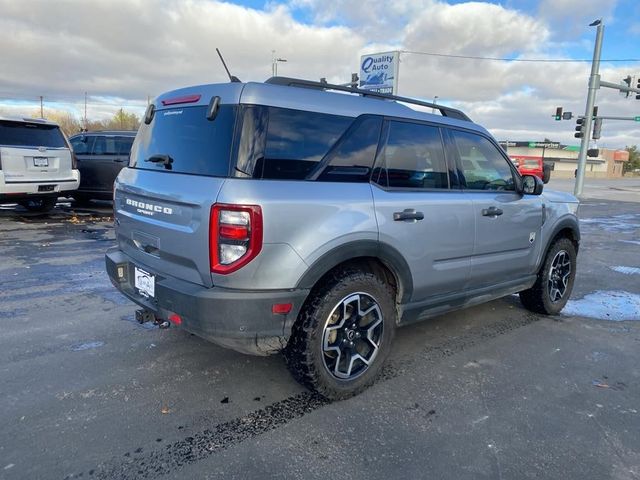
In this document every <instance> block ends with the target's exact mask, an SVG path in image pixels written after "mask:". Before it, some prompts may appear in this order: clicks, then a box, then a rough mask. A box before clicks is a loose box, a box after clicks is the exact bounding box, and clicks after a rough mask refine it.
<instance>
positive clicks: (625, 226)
mask: <svg viewBox="0 0 640 480" xmlns="http://www.w3.org/2000/svg"><path fill="white" fill-rule="evenodd" d="M580 225H585V226H593V227H596V228H601V229H603V230H606V231H607V232H616V233H617V232H631V231H633V230H635V229H636V228H638V227H640V214H637V213H626V214H624V215H614V216H613V217H595V218H581V219H580Z"/></svg>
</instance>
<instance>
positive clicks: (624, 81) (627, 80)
mask: <svg viewBox="0 0 640 480" xmlns="http://www.w3.org/2000/svg"><path fill="white" fill-rule="evenodd" d="M622 83H626V84H627V87H629V88H631V75H627V76H626V77H625V78H623V79H622ZM620 93H622V92H620ZM630 94H631V92H626V95H625V98H629V95H630Z"/></svg>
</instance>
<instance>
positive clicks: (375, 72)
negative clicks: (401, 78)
mask: <svg viewBox="0 0 640 480" xmlns="http://www.w3.org/2000/svg"><path fill="white" fill-rule="evenodd" d="M399 53H400V52H385V53H373V54H370V55H363V56H362V57H360V88H362V89H365V90H372V91H374V92H380V93H392V94H395V93H397V91H398V65H399Z"/></svg>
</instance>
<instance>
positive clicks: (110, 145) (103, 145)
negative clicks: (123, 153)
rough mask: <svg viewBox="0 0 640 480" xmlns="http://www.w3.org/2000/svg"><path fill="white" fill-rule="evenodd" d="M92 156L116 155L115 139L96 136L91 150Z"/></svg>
mask: <svg viewBox="0 0 640 480" xmlns="http://www.w3.org/2000/svg"><path fill="white" fill-rule="evenodd" d="M91 154H92V155H116V154H117V150H116V137H103V136H96V137H95V141H94V142H93V148H92V149H91Z"/></svg>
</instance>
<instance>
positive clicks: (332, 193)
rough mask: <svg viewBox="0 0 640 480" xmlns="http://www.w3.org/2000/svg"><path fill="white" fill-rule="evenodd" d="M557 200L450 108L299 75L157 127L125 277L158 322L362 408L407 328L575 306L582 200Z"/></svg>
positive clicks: (131, 221) (127, 223) (141, 145)
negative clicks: (460, 314) (268, 358)
mask: <svg viewBox="0 0 640 480" xmlns="http://www.w3.org/2000/svg"><path fill="white" fill-rule="evenodd" d="M425 107H426V108H425ZM432 108H433V109H435V110H437V111H438V112H439V114H432V113H425V111H426V110H428V111H431V109H432ZM542 188H543V184H542V182H541V181H540V179H538V178H537V177H533V176H521V175H520V174H519V173H518V170H517V169H516V168H515V167H514V165H513V164H512V163H511V162H510V160H509V158H508V157H507V156H506V155H505V153H504V151H503V150H502V149H501V148H500V147H499V146H498V143H497V142H496V141H495V140H494V139H493V137H492V136H491V135H490V134H489V133H488V132H487V131H486V130H485V129H484V128H482V127H481V126H479V125H477V124H475V123H473V122H472V121H471V120H469V118H468V117H467V116H466V115H465V114H464V113H462V112H461V111H459V110H455V109H451V108H448V107H445V106H442V105H432V104H430V103H425V102H418V101H415V100H411V99H407V98H401V97H393V96H389V95H381V94H374V93H371V92H366V91H360V90H356V89H350V88H346V87H340V86H336V85H327V84H325V83H316V82H308V81H302V80H295V79H289V78H282V77H274V78H272V79H270V80H268V81H267V82H265V83H239V82H233V83H228V84H218V85H203V86H197V87H191V88H186V89H182V90H177V91H173V92H169V93H166V94H164V95H162V96H160V97H159V98H157V99H156V101H155V103H154V104H153V105H151V106H150V107H149V109H148V110H147V112H146V115H145V119H144V123H143V125H142V126H141V128H140V130H139V132H138V134H137V136H136V139H135V142H134V145H133V148H132V151H131V160H130V164H129V167H128V168H124V169H123V170H122V171H121V172H120V174H119V176H118V178H117V180H116V184H115V205H114V209H115V212H116V216H115V223H116V233H117V246H116V247H114V248H112V249H110V250H109V251H108V252H107V254H106V264H107V270H108V273H109V276H110V278H111V280H112V282H113V284H114V285H115V286H116V287H117V288H118V289H119V290H120V291H121V292H122V293H124V294H125V295H126V296H127V297H129V298H130V299H132V300H133V301H134V302H136V303H137V304H139V305H141V306H142V307H143V310H140V311H139V312H138V313H137V316H138V318H139V320H140V321H145V320H149V319H155V320H156V321H160V322H165V323H166V324H169V323H172V324H174V325H176V326H180V327H181V328H184V329H186V330H187V331H190V332H193V333H195V334H196V335H199V336H201V337H203V338H206V339H208V340H211V341H213V342H215V343H217V344H219V345H222V346H225V347H228V348H231V349H234V350H238V351H241V352H245V353H250V354H259V355H265V354H271V353H276V352H281V351H282V352H284V354H285V357H286V360H287V363H288V365H289V367H290V369H291V371H292V373H293V374H294V376H295V377H296V378H297V379H298V380H300V381H301V382H302V383H304V384H305V385H307V386H309V387H311V388H313V389H315V390H316V391H318V392H319V393H321V394H322V395H324V396H326V397H329V398H344V397H347V396H350V395H354V394H356V393H358V392H360V391H361V390H363V389H364V388H366V387H367V386H368V385H369V384H371V383H372V382H373V380H374V379H375V376H376V374H377V373H378V372H379V371H380V368H381V366H382V364H383V362H384V361H385V359H386V357H387V356H388V354H389V351H390V348H391V343H392V340H393V337H394V332H395V329H396V327H398V326H402V325H406V324H409V323H412V322H415V321H419V320H423V319H425V318H428V317H431V316H434V315H439V314H442V313H445V312H449V311H451V310H454V309H458V308H466V307H469V306H472V305H476V304H479V303H482V302H486V301H489V300H493V299H495V298H498V297H502V296H505V295H509V294H513V293H517V292H519V293H520V298H521V300H522V303H523V305H524V306H525V307H526V308H528V309H530V310H533V311H535V312H538V313H543V314H555V313H558V312H559V311H560V310H561V309H562V308H563V307H564V305H565V303H566V302H567V299H568V298H569V295H570V293H571V289H572V286H573V282H574V278H575V273H576V254H577V251H578V245H579V241H580V233H579V227H578V219H577V217H576V211H577V208H578V201H577V200H576V198H575V197H573V196H570V195H567V194H561V193H555V192H552V193H549V192H547V193H545V194H541V193H542Z"/></svg>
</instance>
